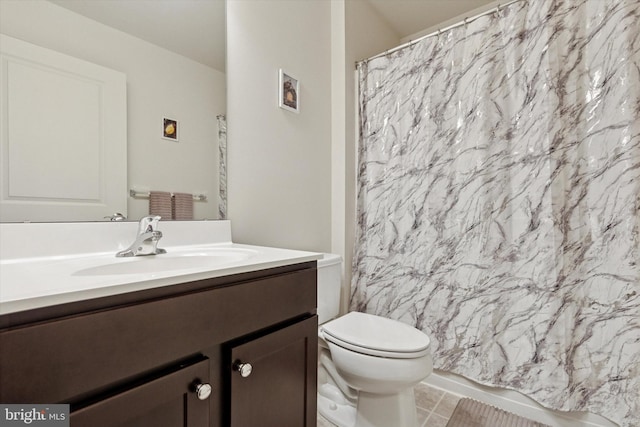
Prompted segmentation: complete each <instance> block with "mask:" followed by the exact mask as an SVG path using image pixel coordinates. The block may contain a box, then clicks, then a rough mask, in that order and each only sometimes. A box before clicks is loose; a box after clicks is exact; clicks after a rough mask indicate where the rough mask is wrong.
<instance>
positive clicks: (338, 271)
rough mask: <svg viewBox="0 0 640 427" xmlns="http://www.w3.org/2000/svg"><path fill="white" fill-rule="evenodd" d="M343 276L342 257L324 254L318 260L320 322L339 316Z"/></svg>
mask: <svg viewBox="0 0 640 427" xmlns="http://www.w3.org/2000/svg"><path fill="white" fill-rule="evenodd" d="M341 277H342V257H341V256H340V255H336V254H323V256H322V258H321V259H319V260H318V323H319V324H322V323H324V322H327V321H329V320H331V319H333V318H334V317H337V316H338V313H339V311H340V290H341V283H342V280H341Z"/></svg>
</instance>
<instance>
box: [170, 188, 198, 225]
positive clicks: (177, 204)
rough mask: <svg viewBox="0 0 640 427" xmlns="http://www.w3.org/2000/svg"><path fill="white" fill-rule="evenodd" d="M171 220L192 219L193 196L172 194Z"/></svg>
mask: <svg viewBox="0 0 640 427" xmlns="http://www.w3.org/2000/svg"><path fill="white" fill-rule="evenodd" d="M172 218H173V219H182V220H184V219H193V194H189V193H173V215H172Z"/></svg>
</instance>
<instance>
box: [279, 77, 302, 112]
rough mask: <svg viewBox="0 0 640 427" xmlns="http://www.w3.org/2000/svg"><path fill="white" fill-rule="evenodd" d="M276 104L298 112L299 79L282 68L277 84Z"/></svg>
mask: <svg viewBox="0 0 640 427" xmlns="http://www.w3.org/2000/svg"><path fill="white" fill-rule="evenodd" d="M278 105H279V106H280V108H283V109H285V110H288V111H291V112H294V113H299V112H300V81H299V80H298V79H296V78H295V77H293V76H292V75H291V74H289V73H287V72H285V71H284V70H282V69H280V79H279V84H278Z"/></svg>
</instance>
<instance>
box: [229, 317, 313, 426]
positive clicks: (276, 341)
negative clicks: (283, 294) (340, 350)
mask: <svg viewBox="0 0 640 427" xmlns="http://www.w3.org/2000/svg"><path fill="white" fill-rule="evenodd" d="M317 329H318V322H317V319H316V317H312V318H310V319H307V320H304V321H302V322H298V323H296V324H294V325H292V326H289V327H287V328H284V329H280V330H278V331H275V332H272V333H270V334H267V335H264V336H262V337H259V338H256V339H254V340H251V341H249V342H246V343H241V344H238V345H235V346H233V347H231V349H230V353H231V358H230V360H231V379H230V383H231V401H230V406H231V411H230V415H231V419H230V422H229V425H230V426H231V427H247V426H260V427H282V426H315V423H316V418H317V416H316V380H315V378H316V374H315V371H316V369H317V364H316V363H317V362H316V360H317V349H318V338H317ZM247 368H248V369H247Z"/></svg>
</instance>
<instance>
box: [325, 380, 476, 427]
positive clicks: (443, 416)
mask: <svg viewBox="0 0 640 427" xmlns="http://www.w3.org/2000/svg"><path fill="white" fill-rule="evenodd" d="M415 395H416V407H417V409H418V425H419V426H420V427H445V426H446V425H447V421H449V418H450V417H451V414H452V413H453V410H454V409H455V408H456V405H457V404H458V400H460V399H461V398H462V397H464V396H460V395H457V394H453V393H449V392H447V391H444V390H441V389H439V388H436V387H431V386H428V385H426V384H418V385H417V386H416V388H415ZM318 427H334V425H333V424H331V423H330V422H329V421H327V420H325V419H324V418H323V417H322V416H321V415H320V414H318Z"/></svg>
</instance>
